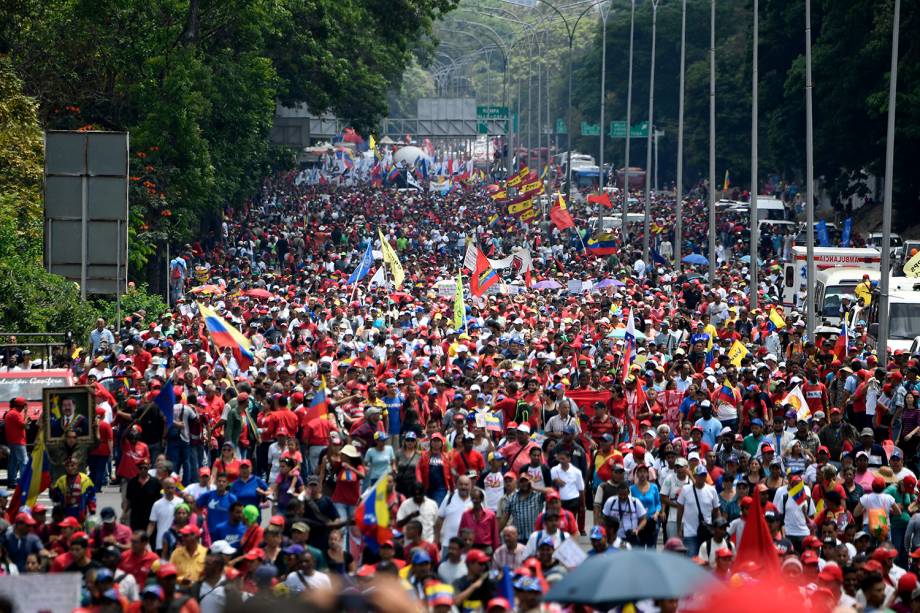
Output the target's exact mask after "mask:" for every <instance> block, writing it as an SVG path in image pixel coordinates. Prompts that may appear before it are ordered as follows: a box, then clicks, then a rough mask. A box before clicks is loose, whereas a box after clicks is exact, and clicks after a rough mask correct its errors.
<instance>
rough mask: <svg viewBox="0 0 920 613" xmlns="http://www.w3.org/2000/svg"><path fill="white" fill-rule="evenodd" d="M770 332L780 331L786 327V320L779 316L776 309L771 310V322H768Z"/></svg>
mask: <svg viewBox="0 0 920 613" xmlns="http://www.w3.org/2000/svg"><path fill="white" fill-rule="evenodd" d="M768 326H769V327H770V330H780V329H782V328H785V327H786V320H785V319H783V316H782V315H780V314H779V311H777V310H776V307H773V308H772V309H770V321H769V322H768Z"/></svg>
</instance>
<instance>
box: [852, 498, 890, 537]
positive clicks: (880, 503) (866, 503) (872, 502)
mask: <svg viewBox="0 0 920 613" xmlns="http://www.w3.org/2000/svg"><path fill="white" fill-rule="evenodd" d="M859 504H861V505H862V507H863V508H864V509H865V510H866V511H865V512H864V513H863V529H865V530H867V531H868V529H869V511H870V510H871V509H885V513H886V514H888V515H890V514H891V507H892V505H894V497H893V496H892V495H891V494H875V493H871V494H863V495H862V496H860V498H859Z"/></svg>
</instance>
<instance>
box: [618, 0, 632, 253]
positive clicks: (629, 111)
mask: <svg viewBox="0 0 920 613" xmlns="http://www.w3.org/2000/svg"><path fill="white" fill-rule="evenodd" d="M630 4H631V5H632V7H631V9H630V14H629V79H628V80H627V85H626V156H625V159H624V161H623V219H622V229H621V230H620V239H621V242H622V244H623V247H625V246H626V241H627V240H628V236H629V233H628V231H627V229H626V218H627V217H628V216H629V215H628V214H629V137H630V135H631V133H632V73H633V40H634V38H635V31H636V0H632V2H631V3H630Z"/></svg>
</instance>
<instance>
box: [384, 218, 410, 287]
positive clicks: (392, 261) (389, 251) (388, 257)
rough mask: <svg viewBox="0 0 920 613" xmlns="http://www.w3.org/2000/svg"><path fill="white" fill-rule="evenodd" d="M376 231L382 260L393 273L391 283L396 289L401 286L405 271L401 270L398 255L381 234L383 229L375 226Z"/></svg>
mask: <svg viewBox="0 0 920 613" xmlns="http://www.w3.org/2000/svg"><path fill="white" fill-rule="evenodd" d="M377 233H378V234H379V235H380V250H381V251H383V262H384V263H385V264H389V265H390V272H391V273H393V285H394V286H396V289H399V288H400V287H402V283H403V279H405V278H406V273H405V272H403V267H402V264H400V262H399V257H397V255H396V252H395V251H393V247H392V246H390V243H389V242H388V241H387V239H386V237H385V236H384V235H383V231H382V230H381V229H380V228H377Z"/></svg>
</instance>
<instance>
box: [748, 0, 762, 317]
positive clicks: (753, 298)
mask: <svg viewBox="0 0 920 613" xmlns="http://www.w3.org/2000/svg"><path fill="white" fill-rule="evenodd" d="M759 35H760V22H759V16H758V0H754V52H753V55H754V57H753V60H752V66H753V70H752V73H751V218H750V219H751V222H750V223H751V264H750V267H751V268H750V270H751V284H750V285H751V288H750V292H751V295H750V308H751V310H752V311H753V310H754V309H756V308H757V243H758V242H760V241H759V240H758V235H759V233H760V228H758V227H757V191H758V187H757V186H758V182H757V57H758V54H757V41H758V38H759Z"/></svg>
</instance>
